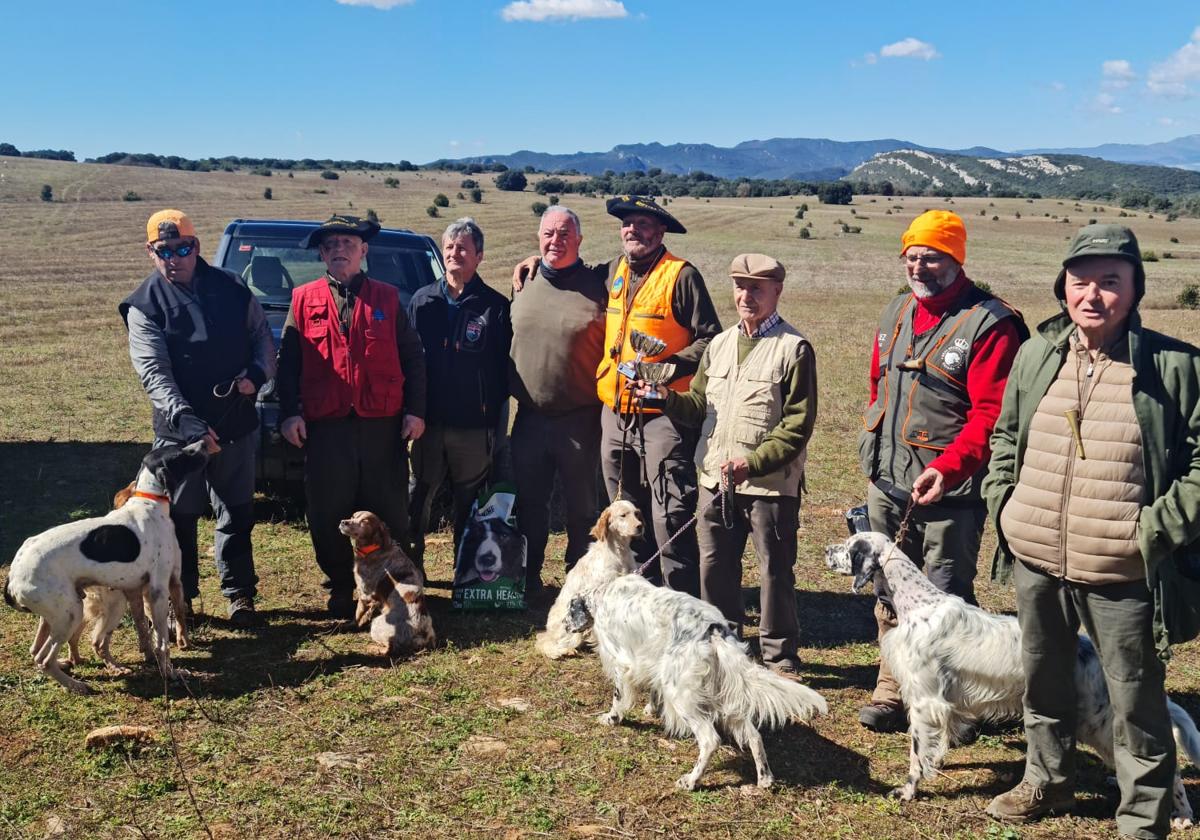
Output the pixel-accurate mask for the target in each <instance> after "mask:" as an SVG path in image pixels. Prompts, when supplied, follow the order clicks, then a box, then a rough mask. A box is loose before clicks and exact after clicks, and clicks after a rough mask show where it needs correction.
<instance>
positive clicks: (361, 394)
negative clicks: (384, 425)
mask: <svg viewBox="0 0 1200 840" xmlns="http://www.w3.org/2000/svg"><path fill="white" fill-rule="evenodd" d="M399 314H400V295H399V293H398V292H397V291H396V289H395V288H393V287H392V286H389V285H387V284H386V283H380V282H378V281H376V280H371V279H370V278H367V279H365V280H363V283H362V286H361V288H360V289H359V292H358V296H357V297H356V299H355V301H354V312H353V314H352V316H351V319H350V329H349V334H348V335H345V334H343V333H342V324H341V320H340V319H339V318H338V308H337V304H336V303H335V302H334V299H333V293H332V292H330V291H329V284H328V283H327V282H324V280H317V281H316V282H313V283H306V284H304V285H303V286H300V287H298V288H296V289H295V290H293V291H292V317H293V319H294V320H295V323H296V330H297V331H298V332H299V333H300V348H301V357H300V402H301V404H302V406H303V409H304V419H305V420H324V419H326V418H330V417H345V416H346V415H348V414H349V413H350V410H351V409H353V410H354V412H355V413H356V414H357V415H358V416H359V417H391V416H394V415H397V414H399V413H400V411H401V409H402V408H403V406H404V371H403V370H402V369H401V368H400V354H399V352H398V351H397V349H396V319H397V317H398V316H399Z"/></svg>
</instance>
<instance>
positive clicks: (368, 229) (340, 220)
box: [300, 213, 379, 248]
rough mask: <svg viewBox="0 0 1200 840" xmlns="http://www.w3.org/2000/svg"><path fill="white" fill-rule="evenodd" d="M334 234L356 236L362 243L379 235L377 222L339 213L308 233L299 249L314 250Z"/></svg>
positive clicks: (301, 241)
mask: <svg viewBox="0 0 1200 840" xmlns="http://www.w3.org/2000/svg"><path fill="white" fill-rule="evenodd" d="M334 233H342V234H348V235H350V236H357V237H358V238H359V239H361V240H362V241H363V242H366V241H367V240H368V239H370V238H371V237H372V236H374V235H375V234H377V233H379V222H372V221H371V220H370V219H360V218H358V216H343V215H341V214H340V213H334V214H333V215H332V216H330V217H329V220H328V221H326V222H325V223H324V224H322V225H321V226H320V227H319V228H317V229H316V230H312V231H309V234H308V236H306V237H304V238H303V239H301V240H300V247H301V248H315V247H317V246H318V245H320V244H321V240H322V239H324V238H325V237H326V236H329V235H330V234H334Z"/></svg>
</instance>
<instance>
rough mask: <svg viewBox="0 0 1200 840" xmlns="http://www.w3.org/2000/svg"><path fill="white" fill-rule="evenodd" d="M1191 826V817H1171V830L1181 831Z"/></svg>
mask: <svg viewBox="0 0 1200 840" xmlns="http://www.w3.org/2000/svg"><path fill="white" fill-rule="evenodd" d="M1192 825H1193V823H1192V819H1191V817H1172V818H1171V830H1172V831H1183V830H1184V829H1185V828H1191V827H1192Z"/></svg>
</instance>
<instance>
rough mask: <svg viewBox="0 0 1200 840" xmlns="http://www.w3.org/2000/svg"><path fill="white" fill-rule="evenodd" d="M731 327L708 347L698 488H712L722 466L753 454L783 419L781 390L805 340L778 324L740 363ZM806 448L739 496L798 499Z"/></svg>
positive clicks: (736, 329) (746, 485) (742, 487)
mask: <svg viewBox="0 0 1200 840" xmlns="http://www.w3.org/2000/svg"><path fill="white" fill-rule="evenodd" d="M740 329H741V328H740V327H739V326H736V325H735V326H733V327H730V328H729V329H727V330H725V331H724V332H722V333H720V334H719V335H718V336H717V337H716V338H714V339H713V340H712V342H711V343H710V344H709V345H708V351H707V352H708V368H707V369H706V370H705V375H706V376H707V377H708V378H707V381H706V382H705V385H704V397H705V400H706V401H707V403H708V413H707V414H706V416H705V418H704V424H703V425H702V426H701V428H700V442H699V444H698V445H697V446H696V467H697V469H698V470H699V473H700V476H699V477H700V483H701V484H703V485H704V486H705V487H708V488H710V489H713V488H716V487H717V485H718V484H719V483H720V479H721V464H723V463H724V462H725V461H728V460H729V459H731V458H734V457H737V456H745V455H749V454H750V453H752V452H753V451H754V450H755V449H756V448H757V447H758V445H759V444H760V443H762V441H763V438H765V437H766V436H767V435H768V434H770V432H771V431H772V430H773V429H774V428H775V427H776V426H777V425H779V421H780V420H781V419H782V418H783V396H782V394H783V392H782V385H783V381H784V379H785V378H787V377H788V376H789V375H790V372H791V369H792V365H794V364H795V363H796V356H797V354H798V353H799V350H800V345H801V344H807V343H808V339H806V338H805V337H804V336H803V335H801V334H800V333H799V332H798V331H797V330H796V328H795V327H793V326H791V325H790V324H788V323H787V322H786V321H780V322H779V323H778V324H777V325H776V326H775V327H773V328H772V329H770V330H769V331H768V332H767V334H766V335H764V336H763V337H762V338H760V339H758V340H757V341H756V342H755V343H754V349H753V350H751V351H750V352H749V353H748V354H747V355H746V358H745V359H744V360H743V361H742V363H741V364H740V365H739V364H738V332H739V330H740ZM807 457H808V451H807V449H805V450H802V451H801V452H800V454H799V455H798V456H797V457H796V458H794V459H793V460H791V461H789V462H788V463H786V464H784V465H783V466H782V467H780V468H779V469H778V470H776V471H775V472H773V473H768V474H767V475H760V476H757V477H755V478H750V479H747V480H746V481H744V482H743V483H741V484H739V485H738V488H737V492H739V493H745V494H748V495H751V496H799V495H800V478H801V476H803V475H804V462H805V460H806V459H807Z"/></svg>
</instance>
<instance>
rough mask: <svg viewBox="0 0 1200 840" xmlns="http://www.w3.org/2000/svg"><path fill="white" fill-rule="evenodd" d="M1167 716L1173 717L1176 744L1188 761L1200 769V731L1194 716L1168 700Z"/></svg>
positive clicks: (1172, 726) (1172, 725)
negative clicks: (1193, 718)
mask: <svg viewBox="0 0 1200 840" xmlns="http://www.w3.org/2000/svg"><path fill="white" fill-rule="evenodd" d="M1167 714H1169V715H1170V716H1171V728H1172V729H1173V730H1174V731H1175V744H1176V745H1177V746H1178V747H1179V749H1180V751H1181V752H1183V753H1184V754H1185V755H1186V756H1187V757H1188V759H1189V760H1190V761H1191V762H1192V764H1195V765H1196V766H1197V767H1200V730H1197V729H1196V722H1195V721H1193V720H1192V716H1191V715H1189V714H1188V713H1187V711H1186V710H1185V709H1184V708H1183V707H1182V706H1180V705H1179V704H1178V703H1176V702H1174V701H1173V700H1170V699H1168V700H1167Z"/></svg>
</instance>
